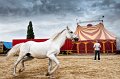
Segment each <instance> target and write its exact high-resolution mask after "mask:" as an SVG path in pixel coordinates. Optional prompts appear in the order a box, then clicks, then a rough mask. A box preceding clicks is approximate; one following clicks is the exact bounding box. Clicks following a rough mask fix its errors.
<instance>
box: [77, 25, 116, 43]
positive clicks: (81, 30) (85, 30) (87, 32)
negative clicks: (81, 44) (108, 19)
mask: <svg viewBox="0 0 120 79" xmlns="http://www.w3.org/2000/svg"><path fill="white" fill-rule="evenodd" d="M75 34H76V35H78V37H79V40H80V41H86V40H116V37H115V36H114V35H113V34H112V33H111V32H109V31H108V30H107V29H105V28H104V25H103V23H99V24H97V25H94V26H93V25H92V26H80V25H78V26H77V28H76V31H75Z"/></svg>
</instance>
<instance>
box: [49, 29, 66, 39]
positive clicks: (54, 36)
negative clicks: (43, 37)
mask: <svg viewBox="0 0 120 79" xmlns="http://www.w3.org/2000/svg"><path fill="white" fill-rule="evenodd" d="M65 30H66V29H63V30H62V31H60V32H59V33H57V34H54V35H53V36H52V37H51V38H50V39H52V40H55V39H56V38H57V37H58V36H59V35H61V34H62V33H63V32H64V31H65Z"/></svg>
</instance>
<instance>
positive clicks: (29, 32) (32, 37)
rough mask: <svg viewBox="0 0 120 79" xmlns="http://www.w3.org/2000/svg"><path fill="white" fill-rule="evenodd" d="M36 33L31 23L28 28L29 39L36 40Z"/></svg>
mask: <svg viewBox="0 0 120 79" xmlns="http://www.w3.org/2000/svg"><path fill="white" fill-rule="evenodd" d="M34 38H35V36H34V32H33V27H32V22H31V21H30V22H29V25H28V28H27V39H34Z"/></svg>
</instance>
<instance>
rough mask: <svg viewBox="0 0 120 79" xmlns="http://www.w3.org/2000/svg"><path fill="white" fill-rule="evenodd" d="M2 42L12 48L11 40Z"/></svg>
mask: <svg viewBox="0 0 120 79" xmlns="http://www.w3.org/2000/svg"><path fill="white" fill-rule="evenodd" d="M3 44H4V46H5V47H6V48H8V49H10V48H12V42H3Z"/></svg>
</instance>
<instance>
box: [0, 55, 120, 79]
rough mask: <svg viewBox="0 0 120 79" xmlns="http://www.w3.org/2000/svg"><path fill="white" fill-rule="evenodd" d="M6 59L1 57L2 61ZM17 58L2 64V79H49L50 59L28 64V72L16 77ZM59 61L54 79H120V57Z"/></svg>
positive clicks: (36, 60)
mask: <svg viewBox="0 0 120 79" xmlns="http://www.w3.org/2000/svg"><path fill="white" fill-rule="evenodd" d="M4 58H5V56H0V60H2V59H4ZM16 58H17V57H13V58H11V59H10V60H9V61H7V62H5V63H0V79H49V78H48V77H46V76H45V74H46V72H47V66H48V59H34V60H32V61H28V62H26V63H25V66H26V70H25V71H23V72H22V73H20V74H19V75H18V76H17V77H14V76H13V75H12V68H13V63H14V61H15V60H16ZM58 59H59V60H60V68H59V69H58V70H57V71H56V72H55V73H54V75H53V76H54V77H55V78H54V79H120V55H102V56H101V60H100V61H98V60H97V61H95V60H93V56H92V55H84V56H83V55H82V56H58ZM19 67H20V65H19V66H18V68H19ZM18 68H17V70H18Z"/></svg>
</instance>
